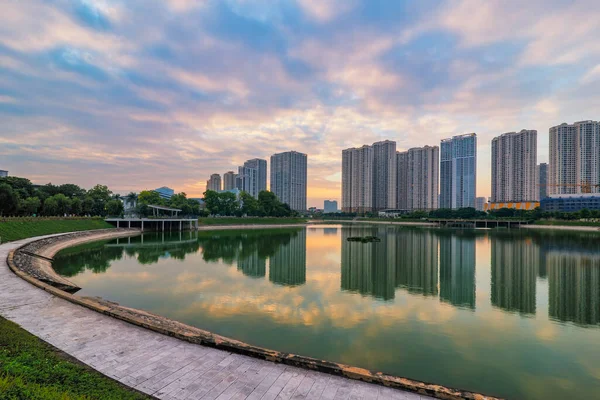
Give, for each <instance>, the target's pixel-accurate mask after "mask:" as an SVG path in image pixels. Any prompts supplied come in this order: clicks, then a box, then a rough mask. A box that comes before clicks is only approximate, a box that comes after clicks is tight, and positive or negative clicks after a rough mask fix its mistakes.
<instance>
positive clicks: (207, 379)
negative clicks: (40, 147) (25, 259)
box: [0, 240, 430, 400]
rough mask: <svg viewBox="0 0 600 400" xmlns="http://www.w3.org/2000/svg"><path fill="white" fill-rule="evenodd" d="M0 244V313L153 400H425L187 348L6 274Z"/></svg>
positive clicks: (4, 253) (15, 244) (6, 250)
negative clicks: (153, 398) (154, 398)
mask: <svg viewBox="0 0 600 400" xmlns="http://www.w3.org/2000/svg"><path fill="white" fill-rule="evenodd" d="M30 241H31V240H22V241H18V242H12V243H8V244H4V245H0V315H1V316H3V317H4V318H6V319H9V320H11V321H13V322H15V323H17V324H19V325H21V326H22V327H23V328H24V329H26V330H27V331H29V332H31V333H32V334H34V335H36V336H38V337H40V338H42V339H43V340H45V341H47V342H48V343H50V344H52V345H53V346H55V347H57V348H59V349H60V350H62V351H64V352H66V353H68V354H70V355H72V356H74V357H75V358H77V359H78V360H80V361H82V362H83V363H85V364H87V365H89V366H91V367H92V368H94V369H96V370H98V371H100V372H102V373H103V374H105V375H107V376H110V377H112V378H114V379H116V380H118V381H120V382H122V383H124V384H126V385H128V386H130V387H134V388H136V389H138V390H140V391H142V392H144V393H148V394H151V395H153V396H156V397H158V398H161V399H180V400H183V399H218V400H232V399H329V400H335V399H344V400H345V399H373V400H375V399H403V400H421V399H430V398H429V397H426V396H420V395H417V394H414V393H409V392H403V391H400V390H394V389H389V388H385V387H382V386H378V385H372V384H368V383H364V382H359V381H355V380H350V379H346V378H342V377H337V376H332V375H328V374H323V373H320V372H314V371H307V370H303V369H299V368H295V367H289V366H285V365H282V364H275V363H271V362H268V361H263V360H258V359H255V358H251V357H247V356H242V355H238V354H232V353H229V352H226V351H223V350H216V349H212V348H209V347H203V346H199V345H194V344H191V343H187V342H184V341H181V340H178V339H174V338H171V337H168V336H164V335H161V334H159V333H155V332H153V331H149V330H146V329H143V328H140V327H137V326H134V325H131V324H128V323H126V322H123V321H120V320H117V319H114V318H111V317H108V316H105V315H103V314H100V313H97V312H95V311H92V310H89V309H87V308H84V307H81V306H78V305H75V304H72V303H70V302H68V301H66V300H63V299H60V298H57V297H55V296H53V295H51V294H49V293H47V292H45V291H43V290H41V289H38V288H36V287H35V286H33V285H31V284H29V283H27V282H25V281H24V280H22V279H21V278H19V277H17V276H16V275H14V274H13V273H12V271H10V270H9V269H8V266H7V265H6V257H7V255H8V253H9V251H10V250H12V249H14V248H17V247H19V246H21V245H23V244H26V243H28V242H30Z"/></svg>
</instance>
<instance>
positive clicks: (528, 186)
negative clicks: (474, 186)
mask: <svg viewBox="0 0 600 400" xmlns="http://www.w3.org/2000/svg"><path fill="white" fill-rule="evenodd" d="M536 167H537V131H535V130H525V129H524V130H522V131H521V132H518V133H517V132H509V133H505V134H503V135H501V136H498V137H495V138H494V139H493V140H492V203H501V202H521V201H536V200H538V197H539V191H538V186H537V179H536Z"/></svg>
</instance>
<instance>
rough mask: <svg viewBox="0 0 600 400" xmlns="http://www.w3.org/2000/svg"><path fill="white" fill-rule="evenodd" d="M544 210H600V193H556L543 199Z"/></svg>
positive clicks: (541, 204) (541, 203) (541, 205)
mask: <svg viewBox="0 0 600 400" xmlns="http://www.w3.org/2000/svg"><path fill="white" fill-rule="evenodd" d="M540 207H541V208H542V211H547V212H575V211H580V210H584V209H587V210H600V194H590V193H588V194H555V195H550V196H549V197H546V198H544V199H542V201H541V202H540Z"/></svg>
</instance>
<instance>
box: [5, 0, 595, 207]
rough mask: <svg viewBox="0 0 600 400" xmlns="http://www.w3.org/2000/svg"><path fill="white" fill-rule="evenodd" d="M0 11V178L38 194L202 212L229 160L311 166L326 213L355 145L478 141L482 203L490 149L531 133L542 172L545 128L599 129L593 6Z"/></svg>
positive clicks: (260, 5)
mask: <svg viewBox="0 0 600 400" xmlns="http://www.w3.org/2000/svg"><path fill="white" fill-rule="evenodd" d="M517 7H519V13H518V15H516V16H515V15H514V14H515V12H514V11H515V10H516V9H517ZM3 11H4V12H3V14H2V16H0V22H1V23H0V33H1V34H0V71H1V81H2V84H3V85H2V86H3V91H2V93H0V114H1V115H2V120H3V129H2V132H0V158H1V159H2V165H0V168H2V169H5V170H9V171H10V173H11V175H12V176H24V177H28V178H30V179H31V180H32V181H33V182H35V183H38V184H44V183H48V182H52V183H54V184H61V183H67V182H73V183H76V184H79V185H81V186H83V187H86V188H89V187H91V186H92V185H93V184H95V183H102V184H106V185H108V186H109V187H111V188H114V190H115V191H117V192H119V193H123V194H124V193H128V192H131V191H136V192H138V191H140V190H143V189H146V188H153V187H159V186H162V185H168V186H170V187H173V188H176V190H177V191H178V192H186V193H187V194H188V195H189V196H190V197H200V196H201V194H202V192H203V191H204V186H205V181H206V179H207V177H208V176H210V174H211V173H214V172H215V171H220V173H223V172H225V171H229V170H230V169H231V168H232V166H233V165H237V164H236V163H235V161H234V160H244V159H250V158H252V157H256V156H259V157H263V158H265V157H267V156H268V155H270V154H274V153H278V152H281V151H286V150H288V149H295V150H297V151H299V152H303V153H305V154H308V156H309V159H310V165H309V169H308V171H309V172H308V174H309V175H308V204H307V205H308V206H320V205H322V203H323V200H325V199H331V198H337V199H341V170H340V167H339V166H340V164H341V150H343V149H346V148H349V147H351V146H353V145H354V144H355V143H374V142H378V141H382V140H391V141H395V142H396V143H397V149H396V150H397V151H407V150H408V149H410V148H413V147H420V146H423V145H424V144H426V143H438V142H439V141H440V140H441V139H443V138H446V137H451V136H455V135H459V134H461V133H464V132H477V134H478V138H479V142H480V143H481V146H480V148H479V149H478V160H477V163H478V165H477V171H478V177H477V179H478V182H477V188H478V192H477V196H485V197H489V196H490V195H491V181H490V180H491V148H490V143H491V139H492V138H493V137H495V136H497V135H498V134H500V133H502V132H509V131H511V130H513V129H514V128H515V127H527V128H528V129H535V130H537V131H538V132H539V133H540V135H539V147H538V149H539V152H538V162H541V163H543V162H549V154H548V153H549V140H548V135H546V132H548V130H549V129H550V128H551V127H553V126H557V125H559V124H561V123H562V122H564V121H571V122H569V123H572V121H582V120H586V119H593V120H598V116H597V110H596V109H595V103H596V102H595V101H593V100H594V99H595V97H596V96H597V93H598V88H599V87H600V68H599V67H598V65H599V64H600V52H598V51H596V47H595V46H594V44H595V38H596V37H598V36H600V27H599V26H597V24H594V23H592V22H591V21H595V20H597V18H596V17H597V16H599V15H600V10H599V9H598V7H597V5H596V2H593V1H591V0H587V1H586V0H584V1H578V2H569V3H566V2H560V1H554V0H552V1H541V0H534V1H531V2H528V3H527V6H526V7H521V5H518V6H517V5H516V4H514V3H511V2H485V3H480V2H473V1H472V0H460V1H440V2H437V3H435V4H430V3H428V2H425V3H418V4H415V3H414V2H411V3H408V2H405V1H398V2H390V3H389V4H383V3H379V2H369V1H366V0H357V1H352V2H346V1H336V0H324V1H322V2H314V1H309V0H297V1H290V2H269V3H265V2H255V3H252V2H245V1H240V0H230V1H227V2H216V1H203V2H192V1H185V0H169V1H155V0H148V1H143V2H142V1H140V0H132V1H128V2H123V1H120V0H103V1H97V2H92V1H84V0H81V1H73V2H67V1H57V2H43V1H41V0H32V1H27V2H11V5H10V7H5V10H3ZM492 16H493V17H492ZM509 16H510V18H509ZM532 21H533V22H532ZM582 21H585V22H582ZM574 25H577V27H578V29H577V30H576V32H575V31H573V29H572V26H574ZM31 26H36V29H34V30H32V29H30V27H31ZM548 26H552V27H553V29H552V31H551V32H549V31H548V29H547V27H548ZM188 165H193V166H194V167H193V168H184V167H185V166H188ZM98 177H100V178H101V179H98ZM98 180H100V181H101V182H96V181H98Z"/></svg>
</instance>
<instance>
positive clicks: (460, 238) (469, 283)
mask: <svg viewBox="0 0 600 400" xmlns="http://www.w3.org/2000/svg"><path fill="white" fill-rule="evenodd" d="M442 232H443V231H442ZM475 237H476V236H475V235H474V234H473V233H471V232H457V233H451V232H443V233H441V234H440V238H439V241H440V299H441V300H442V301H443V302H446V303H450V304H452V305H454V306H457V307H460V308H467V309H472V310H474V309H475Z"/></svg>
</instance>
